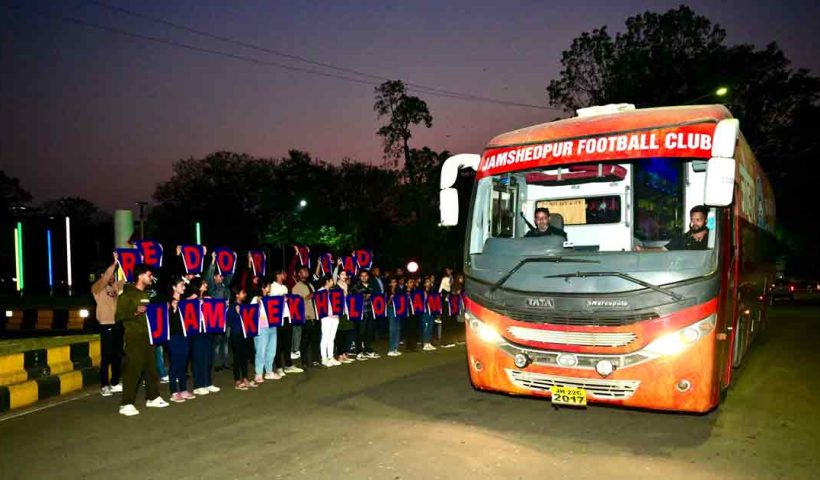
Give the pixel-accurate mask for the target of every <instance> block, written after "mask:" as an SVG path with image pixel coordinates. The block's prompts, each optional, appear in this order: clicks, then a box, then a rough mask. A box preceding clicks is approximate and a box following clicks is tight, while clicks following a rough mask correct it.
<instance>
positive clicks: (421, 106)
mask: <svg viewBox="0 0 820 480" xmlns="http://www.w3.org/2000/svg"><path fill="white" fill-rule="evenodd" d="M375 91H376V102H375V103H374V104H373V110H375V111H376V113H378V115H379V118H381V117H384V116H387V117H388V123H387V125H384V126H382V127H381V128H379V130H378V131H377V132H376V133H377V134H378V135H379V136H380V137H382V139H383V140H384V153H385V158H387V159H393V162H394V163H393V166H394V167H396V166H398V159H399V158H401V157H402V156H403V157H404V161H405V165H407V161H408V159H409V158H410V145H409V141H410V138H412V136H413V132H412V131H411V128H412V127H413V126H415V125H419V124H422V123H423V124H424V126H426V127H427V128H430V127H432V126H433V116H432V115H430V111H429V110H428V109H427V102H425V101H424V100H422V99H420V98H419V97H414V96H410V95H407V88H406V87H405V85H404V82H402V81H401V80H390V81H387V82H384V83H382V84H381V85H379V86H378V87H376V89H375Z"/></svg>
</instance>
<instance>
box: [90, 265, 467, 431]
mask: <svg viewBox="0 0 820 480" xmlns="http://www.w3.org/2000/svg"><path fill="white" fill-rule="evenodd" d="M114 257H115V258H114V263H113V264H112V265H111V266H109V267H108V269H107V270H106V271H105V272H104V273H103V275H102V276H101V277H100V278H99V279H98V280H97V282H96V283H95V284H94V285H93V287H92V293H93V294H94V298H95V300H96V302H97V319H98V321H99V323H100V327H101V330H100V336H101V363H100V393H101V394H102V395H103V396H111V395H112V394H114V393H117V392H121V393H122V399H121V402H120V410H119V412H120V414H122V415H126V416H132V415H137V414H139V410H137V408H136V407H135V403H136V397H137V391H138V389H139V387H140V385H144V387H145V398H146V403H145V405H146V407H159V408H162V407H167V406H168V405H169V403H168V402H166V401H165V400H164V399H163V397H162V395H161V394H160V384H168V388H169V395H170V401H171V402H174V403H184V402H186V401H190V400H193V399H195V398H196V397H197V396H203V395H209V394H214V393H217V392H219V391H220V390H221V389H220V387H217V386H216V385H214V382H213V372H214V371H219V370H222V369H232V370H233V380H234V382H233V388H234V389H236V390H240V391H245V390H248V389H250V388H257V387H259V386H260V385H262V384H264V383H266V382H275V381H278V380H281V379H282V378H284V377H285V376H287V375H295V374H300V373H303V372H304V371H305V370H307V369H312V368H334V367H337V366H340V365H344V364H350V363H353V362H363V361H368V360H374V359H378V358H381V355H380V354H379V353H377V352H376V348H375V346H374V345H375V342H376V341H377V340H378V339H386V340H387V351H386V355H387V356H388V357H399V356H401V355H402V350H405V351H406V350H419V351H431V350H436V349H437V347H436V346H434V343H436V344H438V345H439V347H445V348H446V347H450V346H453V345H455V344H456V343H457V342H458V341H459V340H460V333H461V330H462V329H461V328H460V326H459V325H458V324H457V318H456V316H455V315H453V314H451V313H452V311H453V309H451V308H444V309H443V311H442V313H441V314H440V315H438V314H435V313H431V312H430V311H429V310H428V309H426V308H422V309H419V310H417V311H413V312H412V314H410V315H408V316H406V317H403V316H401V315H397V312H396V308H395V306H394V302H393V301H392V298H393V297H394V296H396V295H399V294H401V295H405V294H410V293H417V292H418V291H423V292H424V293H425V295H427V294H430V293H434V292H436V293H440V294H441V297H442V300H443V303H444V305H447V304H448V303H451V302H459V301H460V298H461V295H460V294H461V290H462V288H463V284H464V277H463V275H461V274H454V272H453V271H452V269H449V268H448V269H445V270H444V272H443V273H442V275H441V276H440V277H438V278H437V277H436V276H435V275H424V276H416V275H412V274H405V272H404V270H403V269H401V268H399V269H396V270H395V271H392V272H385V273H384V274H382V272H381V270H380V268H379V267H377V266H374V267H373V268H372V269H364V268H362V269H359V270H358V272H357V273H356V274H355V275H350V272H348V271H346V270H345V269H344V267H343V265H342V263H341V261H340V262H339V263H338V264H337V265H336V266H335V268H333V269H332V272H322V269H321V268H320V266H319V265H317V266H316V269H315V270H313V271H311V269H310V268H308V267H307V266H305V265H299V264H298V260H299V259H298V252H297V255H296V256H295V257H294V261H292V262H291V265H290V266H289V267H288V269H280V270H276V271H274V272H273V274H272V275H270V276H264V277H260V276H256V275H254V274H253V269H252V268H248V269H247V270H244V271H242V272H237V275H231V274H226V275H223V274H222V273H223V272H221V271H220V270H219V269H218V268H216V256H215V255H214V254H212V255H211V261H210V263H209V265H208V267H207V268H205V269H204V271H203V272H202V274H201V275H191V274H184V273H182V272H180V273H178V274H174V273H170V274H169V275H168V278H167V280H166V278H163V282H157V278H156V277H157V275H158V274H159V273H160V272H156V271H154V269H153V268H152V267H149V266H146V265H143V264H140V265H137V266H136V267H135V268H134V272H133V279H134V281H133V283H125V282H123V281H121V280H117V278H116V277H117V276H116V274H115V272H116V271H117V268H118V262H117V257H116V253H115V254H114ZM250 262H251V259H249V263H250ZM162 276H163V277H165V276H166V272H165V271H163V272H162ZM335 288H339V289H341V290H342V291H343V292H344V293H345V295H347V294H348V293H350V294H362V295H363V297H364V299H365V302H364V304H363V306H364V308H363V311H362V315H361V318H360V319H359V320H358V321H352V320H351V318H348V315H347V314H346V313H347V312H346V311H344V312H332V311H328V312H326V313H327V315H326V316H324V317H323V318H316V317H317V310H316V309H314V305H313V298H314V295H316V293H317V292H321V291H322V290H331V289H335ZM287 294H295V295H299V296H301V297H302V298H303V299H304V304H305V312H304V313H305V315H304V316H305V319H304V323H303V324H296V323H294V322H291V319H290V318H289V317H288V315H287V312H286V313H285V315H284V316H283V318H282V319H281V321H277V322H276V323H277V324H276V325H270V324H269V323H268V319H267V316H266V314H265V309H264V308H259V309H258V311H259V324H258V326H259V327H258V331H257V335H256V336H253V337H246V333H245V329H244V328H243V325H242V317H241V313H240V311H241V305H246V304H259V303H260V302H261V299H262V298H264V297H266V296H277V295H287ZM374 294H386V296H387V297H386V298H387V299H388V301H387V302H386V304H387V315H386V318H377V317H376V316H375V315H374V312H373V308H372V305H371V302H370V301H369V299H370V296H371V295H374ZM204 298H216V299H224V300H226V301H227V302H228V309H227V312H226V328H225V333H224V334H222V333H198V334H196V335H188V334H187V333H186V331H185V326H184V323H183V321H181V320H182V315H181V312H180V310H179V302H181V301H184V300H192V299H204ZM156 302H167V305H168V312H169V315H168V316H169V318H170V319H171V320H170V321H169V323H168V326H169V332H168V333H169V340H168V341H167V342H164V343H162V344H157V345H152V342H151V341H150V340H149V332H148V322H147V321H146V310H147V306H148V304H150V303H156ZM251 365H252V372H253V373H252V374H251ZM109 370H110V372H109ZM189 373H191V376H192V377H193V378H192V379H189Z"/></svg>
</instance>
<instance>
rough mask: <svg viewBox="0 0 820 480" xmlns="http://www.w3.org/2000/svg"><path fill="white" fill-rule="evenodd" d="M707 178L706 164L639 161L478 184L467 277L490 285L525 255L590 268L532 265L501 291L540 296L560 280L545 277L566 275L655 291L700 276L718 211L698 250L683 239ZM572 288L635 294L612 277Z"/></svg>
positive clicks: (712, 256)
mask: <svg viewBox="0 0 820 480" xmlns="http://www.w3.org/2000/svg"><path fill="white" fill-rule="evenodd" d="M705 171H706V162H705V161H703V160H681V159H679V158H646V159H640V160H635V161H629V162H624V163H613V162H598V163H584V164H576V165H566V166H560V167H555V166H550V167H540V168H536V169H530V170H520V171H515V172H509V173H503V174H499V175H494V176H486V177H483V178H481V179H480V180H479V181H478V183H477V184H476V187H475V190H474V195H473V202H472V214H471V218H470V221H469V224H468V239H467V245H466V248H467V249H468V254H469V255H470V268H471V270H472V274H473V275H474V276H477V277H478V278H481V279H483V280H485V281H488V282H495V281H497V279H498V278H499V277H500V276H501V275H503V274H505V273H506V272H507V271H509V269H510V268H512V267H513V266H514V265H515V264H517V263H518V262H519V261H520V260H521V258H522V257H538V256H544V257H548V256H560V257H568V256H570V257H578V258H579V259H580V258H585V259H594V260H595V262H581V263H579V264H573V263H567V262H533V263H532V265H528V266H527V267H526V268H522V269H521V270H522V271H521V272H517V273H516V275H515V276H514V277H512V278H510V279H509V280H508V281H506V282H505V285H506V286H508V287H510V288H516V289H520V290H526V291H544V288H546V287H545V286H546V285H549V284H554V285H556V286H555V287H554V288H556V289H557V290H559V291H561V290H563V288H559V284H560V283H561V282H560V281H558V280H549V279H545V278H544V277H545V276H549V275H554V274H556V273H562V272H566V271H573V272H578V271H586V272H594V271H619V272H622V273H624V274H628V275H631V276H634V277H636V278H638V279H640V280H642V281H645V282H648V283H652V284H657V285H663V284H668V283H673V282H676V281H681V280H685V279H687V278H693V277H695V276H701V275H704V274H706V273H708V272H710V271H712V270H713V269H714V265H715V261H716V252H715V245H717V235H718V232H717V231H716V228H715V226H716V222H715V218H716V212H715V209H709V210H707V212H708V213H706V214H705V215H704V217H705V221H706V229H707V232H706V234H705V235H701V236H700V238H702V239H703V240H702V242H699V243H698V248H697V249H694V248H693V247H692V242H685V241H683V240H684V239H686V238H689V237H688V236H687V232H688V231H689V230H690V215H689V212H690V210H691V209H692V208H693V207H695V206H698V205H699V204H700V203H701V202H702V199H703V193H704V185H705V176H706V173H705ZM547 212H548V221H545V214H546V213H547ZM528 272H529V273H528ZM564 283H568V282H564ZM574 283H576V284H578V283H581V284H587V287H588V288H590V289H593V288H600V287H602V286H603V284H604V283H605V284H607V285H608V287H606V288H608V289H609V290H608V291H627V290H631V289H635V288H636V285H635V284H634V282H632V283H630V282H628V281H624V280H623V279H619V278H608V279H602V278H601V277H590V279H589V280H586V281H580V280H579V281H575V282H574ZM576 287H578V285H576ZM570 291H578V290H577V288H576V289H573V290H570Z"/></svg>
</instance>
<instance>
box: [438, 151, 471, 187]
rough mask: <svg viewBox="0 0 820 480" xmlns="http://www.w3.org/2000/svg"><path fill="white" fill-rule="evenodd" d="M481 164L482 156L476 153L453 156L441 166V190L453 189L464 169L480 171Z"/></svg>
mask: <svg viewBox="0 0 820 480" xmlns="http://www.w3.org/2000/svg"><path fill="white" fill-rule="evenodd" d="M479 162H481V156H479V155H476V154H474V153H460V154H458V155H453V156H452V157H450V158H448V159H447V160H445V161H444V165H442V166H441V182H440V184H439V188H441V189H442V190H443V189H445V188H450V187H452V186H453V185H454V184H455V183H456V180H457V179H458V171H459V170H461V169H463V168H471V169H473V170H478V164H479Z"/></svg>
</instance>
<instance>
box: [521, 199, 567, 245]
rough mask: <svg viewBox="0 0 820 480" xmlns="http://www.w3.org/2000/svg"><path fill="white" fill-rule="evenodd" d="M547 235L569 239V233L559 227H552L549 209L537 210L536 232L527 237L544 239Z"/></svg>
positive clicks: (531, 232)
mask: <svg viewBox="0 0 820 480" xmlns="http://www.w3.org/2000/svg"><path fill="white" fill-rule="evenodd" d="M547 235H560V236H562V237H564V240H566V239H567V233H566V232H565V231H564V230H562V229H560V228H557V227H554V226H552V225H550V210H549V209H548V208H544V207H541V208H536V209H535V230H530V231H529V232H527V234H526V235H524V236H525V237H544V236H547Z"/></svg>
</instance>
